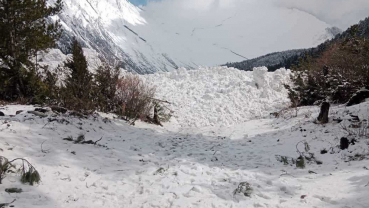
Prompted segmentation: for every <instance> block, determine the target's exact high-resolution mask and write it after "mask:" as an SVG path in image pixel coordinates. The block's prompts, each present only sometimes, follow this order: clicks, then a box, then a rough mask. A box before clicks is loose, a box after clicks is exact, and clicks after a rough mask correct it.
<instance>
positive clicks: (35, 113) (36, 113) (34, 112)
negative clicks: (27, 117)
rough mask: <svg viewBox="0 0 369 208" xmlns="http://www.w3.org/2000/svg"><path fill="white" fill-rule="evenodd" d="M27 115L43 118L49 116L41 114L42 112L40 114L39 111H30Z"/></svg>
mask: <svg viewBox="0 0 369 208" xmlns="http://www.w3.org/2000/svg"><path fill="white" fill-rule="evenodd" d="M27 113H30V114H33V115H35V116H40V117H42V118H45V117H47V115H46V114H45V113H41V112H38V111H28V112H27Z"/></svg>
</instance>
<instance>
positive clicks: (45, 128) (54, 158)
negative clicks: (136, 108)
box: [0, 103, 369, 208]
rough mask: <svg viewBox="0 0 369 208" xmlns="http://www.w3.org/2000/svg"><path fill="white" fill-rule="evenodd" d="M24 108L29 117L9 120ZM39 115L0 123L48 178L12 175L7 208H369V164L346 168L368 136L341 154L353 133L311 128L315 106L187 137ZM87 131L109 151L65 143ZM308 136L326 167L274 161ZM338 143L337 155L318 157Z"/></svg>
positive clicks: (7, 143)
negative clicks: (242, 187) (33, 182)
mask: <svg viewBox="0 0 369 208" xmlns="http://www.w3.org/2000/svg"><path fill="white" fill-rule="evenodd" d="M22 109H23V110H25V112H23V113H21V114H19V115H15V116H11V115H14V114H15V112H16V111H17V110H22ZM33 109H34V107H32V106H11V105H10V106H4V107H1V109H0V110H1V111H3V112H4V113H5V114H6V116H5V117H0V137H1V142H0V148H1V150H0V151H1V155H2V156H5V157H7V158H10V159H11V158H16V157H22V158H26V159H28V160H29V161H30V162H31V163H32V164H33V165H34V166H35V167H36V168H37V169H38V170H39V171H40V174H41V179H42V182H41V183H40V184H39V185H37V186H29V185H23V184H21V183H20V182H19V177H18V176H17V175H16V174H15V175H14V174H13V175H12V174H9V175H8V176H7V177H6V178H5V179H4V181H3V184H2V185H0V203H3V202H11V201H12V200H13V199H16V201H15V202H14V204H13V205H14V206H15V207H29V208H32V207H45V208H46V207H48V208H49V207H56V208H59V207H60V208H62V207H71V208H73V207H76V208H87V207H89V208H90V207H112V208H115V207H128V208H131V207H132V208H136V207H144V208H152V207H160V208H166V207H168V208H169V207H178V208H184V207H199V208H200V207H201V208H203V207H216V208H221V207H234V208H238V207H239V208H241V207H276V208H296V207H301V208H311V207H328V208H330V207H332V208H333V207H337V208H342V207H350V208H366V207H367V205H368V204H369V199H368V197H367V194H368V192H369V191H368V187H367V186H366V185H365V184H367V183H368V182H369V171H368V170H367V168H368V167H369V162H368V160H363V161H351V162H345V161H346V159H347V157H348V156H350V155H355V154H357V153H361V154H365V153H367V152H368V145H367V143H368V140H367V139H364V138H362V139H360V140H359V141H358V142H357V143H356V145H354V146H350V147H349V149H348V150H344V151H341V150H339V149H338V148H337V144H339V138H340V137H341V136H345V135H346V132H344V131H343V130H342V128H341V127H340V125H339V124H337V123H335V122H331V123H329V124H327V125H325V126H322V125H316V124H314V123H312V121H313V119H314V118H315V117H316V116H317V114H318V110H319V109H318V108H317V107H308V108H302V109H300V111H299V116H298V117H296V118H289V119H284V118H280V119H262V120H252V121H248V122H246V123H243V124H238V125H236V126H234V127H223V128H217V127H207V128H196V127H194V128H192V129H191V128H190V129H183V130H181V131H179V132H173V131H168V130H166V129H165V128H159V127H156V126H152V125H147V124H143V123H138V124H137V125H136V126H135V127H133V126H129V125H127V124H126V123H125V122H123V121H120V120H115V119H111V120H110V122H104V120H103V117H99V116H96V117H90V118H89V119H78V118H71V117H63V116H55V115H54V116H53V115H50V116H49V118H57V119H59V120H60V121H61V120H62V119H63V118H64V119H66V120H68V121H69V122H70V123H69V124H68V123H66V122H63V123H62V122H56V121H54V122H49V120H48V118H39V117H36V116H34V115H31V114H28V113H27V112H26V110H33ZM368 109H369V103H364V104H361V105H358V106H353V107H350V108H345V107H340V106H338V107H334V108H333V109H332V111H331V119H333V118H342V119H344V121H343V122H349V119H350V114H353V115H358V116H359V118H360V119H364V118H366V117H368V115H369V112H368ZM103 116H104V117H105V116H108V115H103ZM242 127H243V128H242ZM79 134H85V137H86V140H90V139H91V140H93V141H96V140H98V139H100V138H101V137H102V138H103V139H102V140H101V141H100V142H99V144H101V145H106V147H98V146H94V145H82V144H74V143H73V142H68V141H64V140H63V138H65V137H68V136H73V137H74V138H76V137H77V136H78V135H79ZM303 140H306V141H307V142H308V143H309V145H310V147H311V150H310V151H311V152H312V153H314V154H315V156H316V157H317V159H319V160H320V161H322V162H323V164H322V165H317V164H307V167H306V169H296V168H295V166H293V165H292V166H289V165H283V164H282V163H280V162H278V161H277V160H276V158H275V156H276V155H285V156H288V157H294V158H296V157H297V156H298V154H297V152H296V144H297V143H298V142H300V141H303ZM41 144H43V145H42V149H43V150H44V151H43V152H42V149H41ZM331 147H332V148H333V152H334V153H332V154H331V153H330V152H329V153H328V154H324V155H322V154H320V150H322V149H323V148H326V149H330V148H331ZM73 152H74V154H73ZM309 171H312V172H310V173H309ZM241 182H248V183H250V185H251V187H252V188H253V193H252V194H251V197H246V196H243V195H240V194H237V195H233V191H234V190H235V189H236V188H237V186H238V185H239V184H240V183H241ZM10 187H18V188H22V189H23V193H20V194H8V193H6V192H5V191H4V190H5V188H10ZM303 195H306V196H305V197H303V198H301V197H302V196H303Z"/></svg>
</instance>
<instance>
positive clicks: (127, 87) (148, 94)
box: [116, 75, 155, 124]
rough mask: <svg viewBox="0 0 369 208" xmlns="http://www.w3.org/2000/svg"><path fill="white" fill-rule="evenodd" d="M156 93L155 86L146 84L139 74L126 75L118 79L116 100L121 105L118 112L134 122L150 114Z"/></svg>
mask: <svg viewBox="0 0 369 208" xmlns="http://www.w3.org/2000/svg"><path fill="white" fill-rule="evenodd" d="M154 95H155V88H154V87H150V86H148V85H147V84H145V83H144V82H143V81H142V80H141V79H140V78H139V77H138V76H135V75H126V76H125V77H123V78H121V79H119V80H118V84H117V92H116V102H117V104H118V106H119V107H118V110H117V112H116V113H117V114H118V115H120V116H122V118H123V119H125V120H128V121H130V122H132V124H134V122H135V121H136V120H138V119H144V118H146V117H147V116H149V114H150V110H151V109H152V108H153V105H154V103H153V97H154Z"/></svg>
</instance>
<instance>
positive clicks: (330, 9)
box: [129, 0, 369, 30]
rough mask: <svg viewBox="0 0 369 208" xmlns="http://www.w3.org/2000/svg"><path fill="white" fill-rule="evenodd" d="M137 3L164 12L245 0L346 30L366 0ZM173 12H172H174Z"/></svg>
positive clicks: (367, 9)
mask: <svg viewBox="0 0 369 208" xmlns="http://www.w3.org/2000/svg"><path fill="white" fill-rule="evenodd" d="M129 1H130V2H131V3H133V4H135V5H137V6H139V5H142V6H145V7H151V6H153V5H155V6H156V7H157V6H158V5H157V4H161V5H160V7H161V8H165V10H166V11H169V10H177V11H178V13H182V12H183V10H188V9H193V10H195V11H199V10H207V11H208V10H211V9H217V8H219V7H221V8H226V7H228V6H237V5H238V4H244V3H245V2H246V3H247V2H254V3H255V2H256V1H259V2H262V3H261V4H260V6H265V4H270V5H275V6H281V7H286V8H294V9H299V10H302V11H305V12H307V13H309V14H312V15H314V16H316V17H317V18H318V19H319V20H321V21H324V22H326V23H328V24H329V25H332V26H336V27H339V28H341V29H343V30H344V29H347V28H348V27H349V26H350V25H352V24H355V23H358V22H359V21H360V20H362V19H364V18H365V17H368V16H369V0H262V1H261V0H129ZM174 13H176V12H174Z"/></svg>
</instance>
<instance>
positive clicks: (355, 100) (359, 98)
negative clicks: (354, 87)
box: [346, 87, 369, 106]
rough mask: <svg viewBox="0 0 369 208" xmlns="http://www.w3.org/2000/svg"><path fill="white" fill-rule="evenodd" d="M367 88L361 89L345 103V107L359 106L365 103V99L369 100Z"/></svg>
mask: <svg viewBox="0 0 369 208" xmlns="http://www.w3.org/2000/svg"><path fill="white" fill-rule="evenodd" d="M368 88H369V87H366V88H363V89H361V90H359V91H357V92H356V93H355V94H354V95H353V96H352V97H351V98H350V100H349V101H348V102H347V104H346V105H347V106H353V105H357V104H360V103H362V102H364V101H365V99H367V98H369V89H368Z"/></svg>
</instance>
